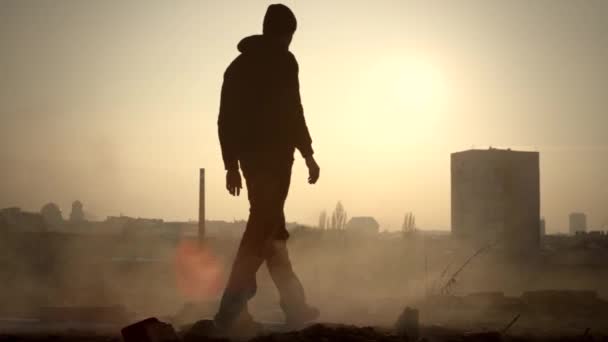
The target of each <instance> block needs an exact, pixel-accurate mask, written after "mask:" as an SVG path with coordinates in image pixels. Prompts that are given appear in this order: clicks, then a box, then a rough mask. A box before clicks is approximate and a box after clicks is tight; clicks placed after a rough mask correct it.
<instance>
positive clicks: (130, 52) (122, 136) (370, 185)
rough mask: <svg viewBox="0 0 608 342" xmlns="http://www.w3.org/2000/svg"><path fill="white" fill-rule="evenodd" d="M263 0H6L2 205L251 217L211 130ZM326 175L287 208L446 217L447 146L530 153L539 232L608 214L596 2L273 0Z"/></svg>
mask: <svg viewBox="0 0 608 342" xmlns="http://www.w3.org/2000/svg"><path fill="white" fill-rule="evenodd" d="M270 3H271V2H269V1H251V0H243V1H217V2H210V1H172V0H171V1H170V0H166V1H151V0H141V1H135V0H130V1H101V0H100V1H80V0H72V1H67V0H54V1H50V0H49V1H45V0H11V1H7V0H0V52H1V53H0V115H1V124H0V207H7V206H14V205H17V206H21V207H23V208H25V209H30V210H39V209H40V207H42V205H44V204H45V203H46V202H48V201H55V202H57V203H58V204H59V205H60V206H61V207H62V208H63V210H64V214H65V215H67V214H68V213H69V206H70V203H71V201H72V200H75V199H80V200H81V201H82V202H83V203H84V205H85V210H87V211H91V212H93V213H94V214H96V215H97V216H98V217H100V218H103V217H105V216H106V215H118V214H119V213H124V214H127V215H131V216H141V217H160V218H165V219H189V218H196V216H197V206H198V202H197V196H198V168H199V167H205V168H207V177H208V193H207V203H208V217H209V218H212V219H227V220H232V219H233V218H237V219H240V218H245V217H246V216H247V207H248V206H247V201H246V196H241V197H240V198H238V199H234V198H232V197H230V196H229V195H228V194H227V192H226V191H225V189H224V171H223V165H222V162H221V155H220V149H219V143H218V138H217V128H216V127H217V126H216V120H217V113H218V105H219V90H220V86H221V80H222V74H223V71H224V69H225V67H226V66H227V65H228V63H230V61H231V60H232V59H233V58H234V57H235V56H236V55H237V50H236V44H237V43H238V41H239V40H240V39H241V38H243V37H245V36H247V35H250V34H255V33H259V32H261V23H262V18H263V15H264V12H265V9H266V7H267V5H268V4H270ZM285 3H286V4H287V5H289V6H290V7H291V8H292V9H293V11H294V12H295V14H296V16H297V17H298V20H299V25H298V31H297V32H296V35H295V37H294V42H293V45H292V51H293V52H294V53H295V55H296V57H297V58H298V61H299V63H300V83H301V91H302V98H303V101H304V109H305V114H306V117H307V121H308V124H309V128H310V131H311V134H312V137H313V141H314V143H313V146H314V148H315V150H316V151H317V153H316V157H317V160H318V162H319V164H320V165H321V179H320V181H319V183H318V184H317V185H316V186H310V185H308V184H307V182H306V169H305V166H304V163H303V162H302V160H301V158H300V157H299V155H298V159H297V161H296V164H295V166H294V175H293V181H292V184H293V185H292V188H291V193H290V197H289V199H288V203H287V207H286V212H287V216H288V220H289V221H298V222H304V223H316V221H317V217H318V214H319V212H320V211H321V210H323V209H327V210H330V209H332V208H333V207H334V206H335V203H336V201H337V200H342V202H343V204H344V206H345V208H346V210H347V211H348V213H349V215H350V216H359V215H372V216H375V217H376V218H377V219H378V220H379V221H380V223H381V225H382V226H383V228H389V229H397V228H398V227H399V226H400V224H401V221H402V218H403V215H404V213H405V212H407V211H413V212H414V213H415V215H416V218H417V223H418V225H420V226H421V227H423V228H427V229H437V228H440V229H448V228H449V215H450V202H449V197H450V180H449V160H450V159H449V157H450V155H449V154H450V153H451V152H455V151H460V150H464V149H468V148H471V147H472V146H475V147H478V148H486V147H488V146H490V145H491V146H496V147H512V148H514V149H525V150H537V151H539V152H540V153H541V192H542V193H541V202H542V215H544V216H545V217H546V218H547V226H548V231H549V232H556V231H565V230H566V228H567V215H568V213H569V212H571V211H584V212H586V213H587V214H588V218H589V222H590V224H591V225H592V226H595V227H597V226H599V225H600V224H602V223H604V222H606V223H608V204H607V199H608V1H604V0H595V1H575V0H572V1H558V0H544V1H540V0H539V1H512V0H508V1H507V0H505V1H488V0H479V1H464V0H463V1H447V0H446V1H429V0H425V1H402V0H399V1H353V0H349V1H320V0H319V1H316V0H315V1H312V0H306V1H303V0H301V1H286V2H285Z"/></svg>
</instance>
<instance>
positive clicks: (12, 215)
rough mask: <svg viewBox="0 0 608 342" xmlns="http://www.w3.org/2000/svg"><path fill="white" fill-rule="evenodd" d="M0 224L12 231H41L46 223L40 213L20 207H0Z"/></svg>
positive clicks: (44, 228)
mask: <svg viewBox="0 0 608 342" xmlns="http://www.w3.org/2000/svg"><path fill="white" fill-rule="evenodd" d="M0 226H1V227H2V229H6V230H7V231H12V232H43V231H46V230H47V224H46V222H45V220H44V218H43V217H42V214H39V213H31V212H26V211H22V210H21V208H16V207H14V208H6V209H0Z"/></svg>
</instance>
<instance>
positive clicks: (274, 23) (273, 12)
mask: <svg viewBox="0 0 608 342" xmlns="http://www.w3.org/2000/svg"><path fill="white" fill-rule="evenodd" d="M297 27H298V21H297V20H296V16H295V15H294V14H293V12H292V11H291V10H290V9H289V7H287V6H285V5H282V4H274V5H270V6H268V9H267V10H266V15H264V27H263V32H264V35H265V36H268V37H271V38H273V39H276V40H277V41H279V42H281V44H282V45H284V46H285V47H286V48H288V47H289V44H290V43H291V38H292V37H293V34H294V32H296V28H297Z"/></svg>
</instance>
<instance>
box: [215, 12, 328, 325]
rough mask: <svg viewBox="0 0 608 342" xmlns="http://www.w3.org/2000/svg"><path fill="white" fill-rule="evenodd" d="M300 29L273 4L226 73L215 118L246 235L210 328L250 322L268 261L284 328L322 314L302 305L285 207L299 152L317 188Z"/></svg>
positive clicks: (228, 185) (229, 184)
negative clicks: (296, 49) (243, 196)
mask: <svg viewBox="0 0 608 342" xmlns="http://www.w3.org/2000/svg"><path fill="white" fill-rule="evenodd" d="M296 27H297V21H296V18H295V16H294V14H293V12H292V11H291V10H290V9H289V8H288V7H286V6H284V5H280V4H275V5H270V6H269V7H268V9H267V11H266V15H265V16H264V24H263V34H262V35H254V36H250V37H247V38H244V39H243V40H242V41H241V42H240V43H239V44H238V50H239V51H240V53H241V54H240V55H239V56H238V57H237V58H236V59H235V60H234V61H233V62H232V63H231V64H230V66H229V67H228V68H227V70H226V72H225V74H224V83H223V86H222V94H221V101H220V113H219V119H218V128H219V138H220V144H221V147H222V157H223V159H224V165H225V168H226V171H227V173H226V188H227V190H228V192H229V193H230V194H231V195H233V196H238V195H239V194H240V191H241V189H242V181H241V175H240V172H239V166H240V169H241V170H242V171H243V176H244V177H245V182H246V185H247V196H248V199H249V204H250V213H249V220H248V222H247V228H246V230H245V233H244V234H243V238H242V240H241V243H240V246H239V250H238V252H237V255H236V259H235V261H234V264H233V266H232V272H231V274H230V277H229V280H228V284H227V285H226V289H225V291H224V294H223V296H222V300H221V303H220V308H219V311H218V313H217V314H216V316H215V324H216V326H217V327H219V328H220V329H227V330H229V329H238V328H240V327H242V326H243V324H244V325H247V324H253V320H252V319H251V316H250V315H249V313H248V311H247V302H248V300H249V299H251V298H252V297H253V296H254V295H255V292H256V273H257V271H258V269H259V268H260V266H261V265H262V264H263V263H264V262H265V263H266V266H267V267H268V270H269V272H270V275H271V277H272V280H273V281H274V283H275V284H276V286H277V289H278V291H279V295H280V305H281V308H282V309H283V312H284V313H285V318H286V321H287V324H289V325H299V324H302V323H305V322H307V321H310V320H314V319H316V318H317V317H318V316H319V311H318V310H317V309H316V308H313V307H311V306H309V305H308V304H307V302H306V297H305V295H304V289H303V288H302V284H301V283H300V281H299V279H298V277H297V276H296V274H295V273H294V271H293V269H292V267H291V262H290V260H289V255H288V252H287V247H286V240H287V238H288V237H289V233H288V232H287V229H286V227H285V215H284V213H283V207H284V204H285V199H286V198H287V193H288V191H289V184H290V179H291V168H292V164H293V160H294V151H295V149H298V150H299V151H300V153H301V154H302V156H303V157H304V159H305V160H306V166H307V167H308V170H309V178H308V182H309V183H310V184H314V183H316V181H317V179H318V178H319V166H318V165H317V163H316V161H315V159H314V158H313V149H312V146H311V144H312V140H311V138H310V134H309V132H308V128H307V127H306V121H305V120H304V113H303V109H302V104H301V101H300V91H299V80H298V64H297V61H296V59H295V57H294V56H293V54H292V53H291V52H290V51H289V45H290V43H291V39H292V37H293V34H294V32H295V30H296Z"/></svg>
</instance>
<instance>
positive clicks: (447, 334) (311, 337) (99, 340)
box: [0, 324, 608, 342]
mask: <svg viewBox="0 0 608 342" xmlns="http://www.w3.org/2000/svg"><path fill="white" fill-rule="evenodd" d="M121 340H122V338H121V337H120V335H119V334H118V333H117V334H95V333H85V332H77V331H66V332H65V333H54V334H42V333H39V334H16V335H10V334H4V335H0V341H1V342H5V341H6V342H8V341H11V342H19V341H74V342H76V341H79V342H110V341H117V342H118V341H121ZM199 340H200V341H227V340H226V339H205V338H201V339H199ZM412 340H418V341H427V342H435V341H437V342H439V341H462V342H468V341H471V342H481V341H489V342H493V341H514V342H515V341H517V342H520V341H521V342H523V341H560V342H567V341H577V342H580V341H608V336H606V335H604V336H602V335H594V334H593V332H592V331H585V332H582V333H581V334H579V335H572V336H511V335H509V334H508V333H507V334H504V335H502V334H500V333H498V332H476V333H465V332H461V331H455V330H449V329H443V328H438V327H421V329H420V337H419V338H418V339H413V338H408V337H407V336H398V335H396V334H394V333H392V332H391V331H390V330H388V329H382V328H372V327H355V326H349V325H334V324H314V325H312V326H309V327H307V328H305V329H302V330H299V331H292V332H282V333H269V334H266V335H262V336H258V337H255V338H252V339H250V341H255V342H267V341H268V342H270V341H272V342H283V341H300V342H308V341H310V342H312V341H347V342H348V341H352V342H366V341H370V342H371V341H378V342H381V341H385V342H393V341H394V342H396V341H412Z"/></svg>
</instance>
